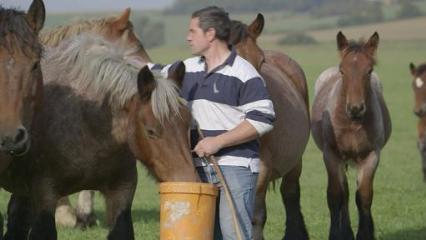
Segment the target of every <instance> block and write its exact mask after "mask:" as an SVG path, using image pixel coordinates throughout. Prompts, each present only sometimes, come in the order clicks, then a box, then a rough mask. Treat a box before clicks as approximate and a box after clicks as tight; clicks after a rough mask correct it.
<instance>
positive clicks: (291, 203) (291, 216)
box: [280, 161, 309, 240]
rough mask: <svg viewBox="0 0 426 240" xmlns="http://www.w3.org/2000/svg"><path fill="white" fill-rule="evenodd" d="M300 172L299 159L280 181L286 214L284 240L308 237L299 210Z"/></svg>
mask: <svg viewBox="0 0 426 240" xmlns="http://www.w3.org/2000/svg"><path fill="white" fill-rule="evenodd" d="M301 173H302V161H299V163H298V164H297V166H295V167H294V168H293V169H291V171H290V172H288V173H287V174H286V175H285V176H284V177H283V178H282V181H281V187H280V190H281V196H282V201H283V203H284V206H285V210H286V214H287V218H286V228H285V235H284V239H285V240H293V239H294V240H299V239H300V240H302V239H303V240H304V239H309V236H308V232H307V231H306V226H305V221H304V220H303V215H302V212H301V210H300V184H299V178H300V174H301Z"/></svg>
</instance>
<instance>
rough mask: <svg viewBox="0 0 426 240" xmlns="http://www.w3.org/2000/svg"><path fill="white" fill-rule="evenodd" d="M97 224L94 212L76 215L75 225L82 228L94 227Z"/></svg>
mask: <svg viewBox="0 0 426 240" xmlns="http://www.w3.org/2000/svg"><path fill="white" fill-rule="evenodd" d="M96 225H98V222H97V219H96V215H95V214H94V213H91V214H88V215H78V216H77V227H78V228H80V229H82V230H84V229H86V228H90V227H94V226H96Z"/></svg>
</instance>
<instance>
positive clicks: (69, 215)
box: [40, 8, 150, 228]
mask: <svg viewBox="0 0 426 240" xmlns="http://www.w3.org/2000/svg"><path fill="white" fill-rule="evenodd" d="M130 13H131V11H130V9H129V8H127V9H125V10H124V11H123V12H122V13H121V14H120V15H118V16H107V17H100V18H95V19H90V20H80V21H76V22H73V23H71V24H66V25H62V26H57V27H55V28H53V29H45V30H43V31H42V32H41V34H40V38H41V41H42V43H43V44H44V46H46V47H47V48H49V47H56V46H58V44H60V43H61V42H63V41H65V40H67V39H69V38H72V37H75V36H78V35H80V34H84V33H91V34H95V35H98V36H101V37H103V38H104V39H106V40H108V41H109V42H111V43H115V44H119V45H120V47H121V48H125V49H127V51H129V54H128V56H127V57H129V58H133V59H134V60H136V61H141V62H142V63H144V64H146V62H148V61H150V58H149V56H148V54H147V53H146V51H145V50H144V48H143V45H142V43H141V42H140V41H139V39H138V38H137V37H136V34H135V32H134V31H133V24H132V22H131V21H130ZM93 197H94V192H93V191H82V192H81V193H80V194H79V196H78V202H77V206H76V210H74V208H72V206H71V204H70V202H69V200H68V198H67V197H64V198H62V199H61V200H60V201H59V202H58V208H57V211H56V218H55V219H56V222H57V224H58V225H61V226H68V227H74V226H76V225H78V226H79V227H82V228H85V227H87V226H92V225H94V224H95V223H96V216H95V214H94V212H93Z"/></svg>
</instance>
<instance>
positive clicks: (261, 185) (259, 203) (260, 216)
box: [252, 162, 269, 240]
mask: <svg viewBox="0 0 426 240" xmlns="http://www.w3.org/2000/svg"><path fill="white" fill-rule="evenodd" d="M261 164H262V162H261ZM267 172H268V170H267V169H266V168H265V167H264V166H261V171H260V172H259V176H258V178H257V185H256V198H255V205H254V213H253V229H252V231H253V239H254V240H263V239H264V237H263V227H264V226H265V223H266V217H267V213H266V202H265V199H266V190H267V189H268V180H269V177H268V174H267Z"/></svg>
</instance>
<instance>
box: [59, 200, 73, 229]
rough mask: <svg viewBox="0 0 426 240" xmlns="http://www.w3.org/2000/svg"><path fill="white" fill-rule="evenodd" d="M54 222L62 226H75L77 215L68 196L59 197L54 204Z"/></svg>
mask: <svg viewBox="0 0 426 240" xmlns="http://www.w3.org/2000/svg"><path fill="white" fill-rule="evenodd" d="M55 222H56V225H57V226H62V227H70V228H72V227H75V226H76V223H77V217H76V215H75V210H74V208H73V207H72V206H71V203H70V200H69V198H68V196H67V197H63V198H61V199H59V201H58V205H57V206H56V212H55Z"/></svg>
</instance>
